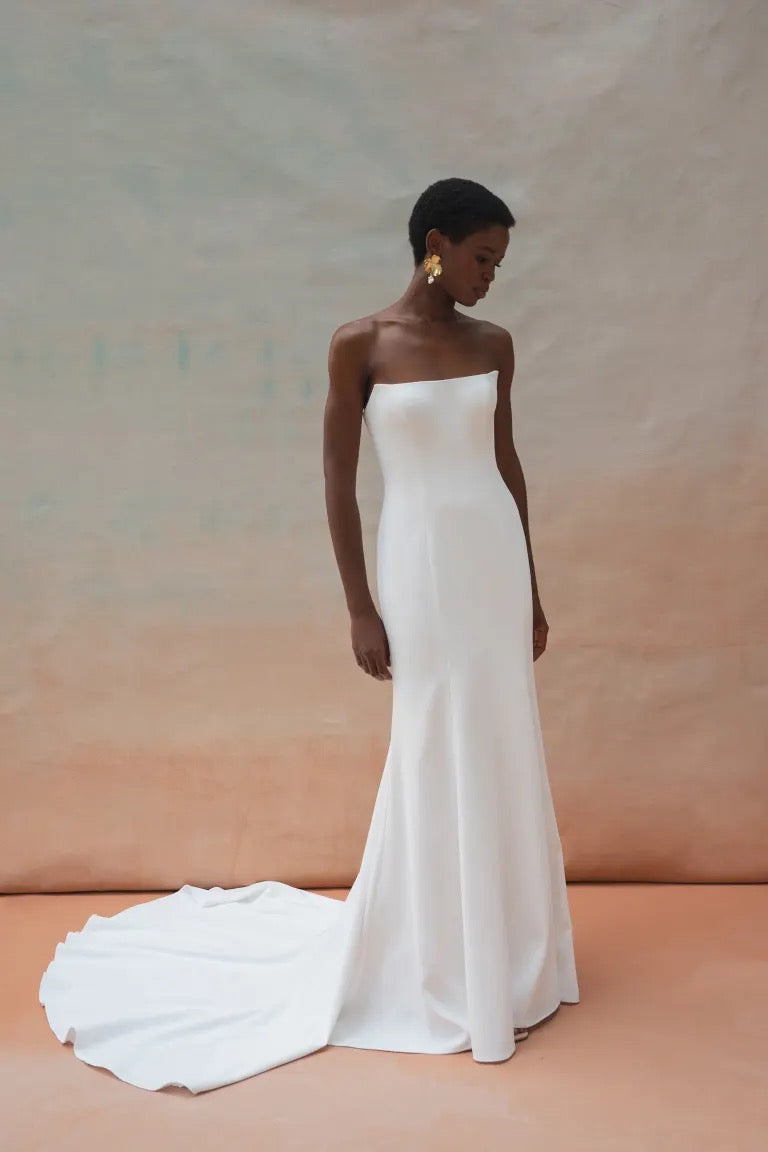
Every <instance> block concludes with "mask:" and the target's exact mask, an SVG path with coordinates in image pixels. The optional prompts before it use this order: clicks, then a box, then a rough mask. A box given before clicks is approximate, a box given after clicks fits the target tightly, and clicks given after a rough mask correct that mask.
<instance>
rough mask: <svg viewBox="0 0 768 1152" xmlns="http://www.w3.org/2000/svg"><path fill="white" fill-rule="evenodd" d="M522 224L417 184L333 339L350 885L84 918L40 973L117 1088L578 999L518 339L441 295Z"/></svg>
mask: <svg viewBox="0 0 768 1152" xmlns="http://www.w3.org/2000/svg"><path fill="white" fill-rule="evenodd" d="M513 224H514V220H513V218H512V215H511V213H510V212H509V209H508V208H507V207H506V205H504V204H503V203H502V201H501V200H499V199H498V198H497V197H496V196H494V195H492V193H490V192H489V191H488V190H487V189H485V188H483V187H482V186H481V185H479V184H476V183H474V182H472V181H468V180H459V179H451V180H443V181H439V182H438V183H436V184H433V185H432V186H431V187H430V188H428V189H427V190H426V192H424V194H423V195H422V196H421V197H420V198H419V200H418V201H417V203H416V206H415V207H414V210H413V213H412V215H411V220H410V225H409V230H410V238H411V244H412V246H413V252H414V259H415V265H416V268H415V271H414V274H413V277H412V279H411V282H410V284H409V286H408V288H407V289H406V291H405V293H404V294H403V296H402V297H401V298H400V299H399V300H397V301H396V302H395V303H394V304H392V305H391V306H390V307H389V308H386V309H384V310H383V311H382V312H379V313H376V314H375V315H374V316H370V317H365V318H364V319H362V320H358V321H354V322H352V323H349V324H345V325H343V326H342V327H341V328H339V329H338V330H337V331H336V332H335V333H334V335H333V338H332V340H331V346H330V351H329V375H330V387H329V391H328V398H327V404H326V411H325V425H324V454H325V474H326V492H327V508H328V519H329V525H330V530H331V534H332V540H333V545H334V549H335V552H336V556H337V558H338V563H339V569H340V573H341V577H342V581H343V585H344V591H345V594H346V599H347V604H348V606H349V611H350V617H351V630H352V646H353V650H354V652H355V656H356V659H357V662H358V664H359V666H360V667H361V668H362V669H363V671H365V672H366V673H367V674H369V675H371V676H373V677H376V678H377V679H391V680H392V727H391V739H390V745H389V750H388V754H387V758H386V762H385V765H384V771H383V773H382V777H381V781H380V784H379V789H378V793H377V796H376V802H375V805H374V810H373V815H372V819H371V825H370V829H369V832H368V838H367V840H366V844H365V849H364V852H363V857H362V861H361V865H360V870H359V872H358V875H357V877H356V879H355V882H354V884H353V885H352V887H351V889H350V891H349V893H348V894H347V898H346V900H345V901H338V900H334V899H331V898H329V897H326V896H321V895H318V894H316V893H311V892H305V891H302V890H301V889H298V888H293V887H291V886H290V885H287V884H281V883H279V882H275V881H259V882H256V883H254V884H250V885H247V886H246V887H243V888H233V889H228V890H224V889H222V888H211V889H203V888H197V887H194V886H193V885H189V884H187V885H185V886H184V887H183V888H181V889H180V890H179V891H178V892H174V893H171V894H170V895H168V896H163V897H160V898H159V899H155V900H149V901H145V902H144V903H143V904H139V905H136V906H134V907H130V908H126V909H124V910H123V911H122V912H120V913H118V914H117V915H116V916H112V917H101V916H91V917H90V919H89V920H88V921H87V923H86V924H85V926H84V928H83V929H82V931H80V932H69V933H68V934H67V938H66V940H65V941H63V942H62V943H60V944H59V945H58V946H57V948H56V954H55V956H54V958H53V960H52V961H51V963H50V964H49V965H48V968H47V969H46V971H45V973H44V975H43V978H42V980H41V984H40V1002H41V1003H42V1004H43V1005H44V1006H45V1010H46V1014H47V1017H48V1021H49V1023H50V1026H51V1028H52V1030H53V1032H54V1033H55V1035H56V1036H57V1037H58V1039H59V1040H60V1041H62V1042H63V1043H66V1042H72V1044H73V1047H74V1051H75V1054H76V1055H77V1056H78V1057H79V1058H80V1059H81V1060H83V1061H85V1062H86V1063H88V1064H95V1065H97V1066H99V1067H104V1068H108V1069H110V1070H111V1071H112V1072H114V1073H115V1075H117V1076H119V1077H120V1078H121V1079H123V1080H125V1081H127V1082H128V1083H130V1084H135V1085H136V1086H138V1087H141V1088H147V1089H158V1088H163V1087H165V1086H166V1085H179V1086H183V1087H186V1088H188V1089H189V1090H190V1091H192V1092H195V1093H197V1092H204V1091H207V1090H209V1089H211V1088H216V1087H220V1086H222V1085H224V1084H229V1083H233V1082H235V1081H237V1080H242V1079H245V1078H246V1077H248V1076H253V1075H255V1074H256V1073H259V1072H263V1071H265V1070H266V1069H268V1068H272V1067H274V1066H276V1065H278V1064H283V1063H286V1062H287V1061H290V1060H295V1059H297V1058H298V1057H301V1056H304V1055H307V1054H308V1053H310V1052H314V1051H317V1050H318V1049H320V1048H323V1047H325V1046H326V1045H328V1044H334V1045H343V1046H347V1047H359V1048H380V1049H390V1050H394V1051H403V1052H434V1053H444V1052H460V1051H465V1050H471V1052H472V1055H473V1057H474V1058H475V1059H476V1060H478V1061H497V1060H505V1059H507V1058H508V1057H509V1056H510V1055H511V1054H512V1053H513V1052H514V1050H515V1043H516V1040H518V1039H521V1038H522V1037H523V1036H524V1035H526V1034H527V1033H526V1031H525V1029H526V1028H527V1027H530V1026H532V1025H534V1024H536V1023H538V1022H539V1021H540V1020H542V1019H544V1018H545V1017H546V1016H548V1015H550V1014H551V1013H552V1012H554V1011H555V1010H556V1009H557V1008H558V1006H559V1005H560V1003H561V1002H563V1001H566V1002H570V1003H576V1002H577V1001H578V998H579V996H578V987H577V981H576V971H575V965H574V957H573V944H572V938H571V925H570V919H569V911H568V904H567V898H566V888H565V877H564V871H563V861H562V853H561V849H560V841H559V837H558V832H557V826H556V823H555V817H554V811H553V807H552V799H551V795H550V791H549V784H548V780H547V773H546V767H545V763H544V752H543V748H542V743H541V733H540V727H539V717H538V711H537V704H536V691H535V683H534V679H533V660H534V659H536V658H537V657H538V656H539V655H540V654H541V652H542V651H543V650H544V647H545V644H546V633H547V624H546V621H545V619H544V614H543V612H542V610H541V605H540V604H539V599H538V595H537V592H536V581H535V576H534V569H533V561H532V557H531V550H530V544H529V541H528V530H527V516H526V504H525V487H524V483H523V477H522V472H521V470H520V465H519V463H518V460H517V456H516V454H515V450H514V447H513V442H512V424H511V415H510V384H511V381H512V373H513V367H514V360H513V351H512V341H511V339H510V337H509V334H508V333H507V332H506V331H505V330H504V329H502V328H499V327H497V326H496V325H493V324H489V323H484V322H481V321H476V320H474V319H471V318H470V317H468V316H466V315H464V314H461V313H458V312H457V311H456V304H457V303H458V304H464V305H467V306H473V305H474V304H476V303H477V301H478V300H479V299H480V298H481V297H482V296H484V295H485V293H486V292H487V291H488V288H489V287H490V285H491V284H492V283H493V280H494V277H495V269H496V267H497V266H498V265H499V263H500V261H501V258H502V257H503V255H504V253H505V251H506V248H507V243H508V239H509V228H510V227H511V226H512V225H513ZM363 414H364V418H365V420H366V423H367V425H368V428H369V429H370V432H371V435H372V437H373V440H374V443H375V446H376V451H377V453H378V457H379V460H380V463H381V466H382V470H383V474H384V480H385V498H384V505H383V507H382V512H381V519H380V522H379V536H378V595H379V600H380V604H381V616H380V615H379V614H378V612H377V611H376V609H375V606H374V603H373V599H372V597H371V594H370V591H369V588H368V584H367V580H366V573H365V562H364V558H363V549H362V542H361V532H360V518H359V513H358V509H357V503H356V498H355V472H356V465H357V457H358V447H359V440H360V428H361V420H362V418H363ZM531 636H533V651H532V650H531ZM532 657H533V658H532ZM390 668H391V671H390Z"/></svg>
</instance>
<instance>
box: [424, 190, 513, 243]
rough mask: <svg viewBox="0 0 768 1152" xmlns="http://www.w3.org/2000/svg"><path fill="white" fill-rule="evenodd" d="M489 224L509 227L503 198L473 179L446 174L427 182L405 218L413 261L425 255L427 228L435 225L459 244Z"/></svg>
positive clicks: (509, 216)
mask: <svg viewBox="0 0 768 1152" xmlns="http://www.w3.org/2000/svg"><path fill="white" fill-rule="evenodd" d="M492 224H501V225H503V226H504V227H505V228H513V227H514V225H515V218H514V216H513V215H512V213H511V212H510V210H509V208H508V207H507V205H506V204H505V203H504V201H503V200H501V199H499V197H498V196H495V195H494V193H493V192H489V191H488V189H487V188H486V187H484V185H482V184H478V183H477V182H476V181H475V180H462V179H461V177H459V176H449V177H448V178H447V179H445V180H437V181H436V182H435V183H434V184H430V186H429V187H428V188H426V189H425V190H424V191H423V192H422V194H421V196H419V198H418V200H417V201H416V203H415V204H414V206H413V210H412V212H411V216H410V219H409V221H408V239H409V241H410V244H411V248H412V249H413V260H414V264H418V263H420V261H422V260H423V259H424V257H425V256H426V254H427V245H426V238H427V233H428V232H429V230H430V228H438V229H439V230H440V231H441V232H442V233H443V235H445V236H447V237H448V239H449V240H450V241H451V242H452V243H453V244H460V243H461V241H462V240H465V239H466V238H467V236H470V235H471V234H472V233H473V232H480V231H481V230H482V229H483V228H489V227H490V226H491V225H492Z"/></svg>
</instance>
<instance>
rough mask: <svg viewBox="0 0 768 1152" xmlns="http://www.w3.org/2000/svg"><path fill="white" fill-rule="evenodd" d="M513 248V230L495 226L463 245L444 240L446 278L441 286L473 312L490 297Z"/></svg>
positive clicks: (476, 233)
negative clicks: (501, 267)
mask: <svg viewBox="0 0 768 1152" xmlns="http://www.w3.org/2000/svg"><path fill="white" fill-rule="evenodd" d="M508 244H509V229H508V228H505V227H504V225H502V224H492V225H491V226H490V227H489V228H483V229H482V231H480V232H473V233H472V234H471V235H470V236H467V237H466V239H464V240H462V241H461V243H460V244H452V243H451V242H450V240H449V239H448V238H447V237H444V248H443V256H442V265H443V274H442V276H441V277H440V281H439V283H440V284H441V285H442V286H443V288H444V289H445V290H446V292H448V293H449V295H450V296H452V297H453V298H454V300H455V301H456V303H457V304H464V305H467V306H468V307H470V308H473V307H474V306H475V304H477V302H478V300H482V299H483V298H484V297H485V296H486V295H487V293H488V291H489V289H490V287H491V284H493V281H494V279H495V278H496V270H497V268H498V265H499V264H500V263H501V261H502V260H503V258H504V255H505V253H506V251H507V245H508Z"/></svg>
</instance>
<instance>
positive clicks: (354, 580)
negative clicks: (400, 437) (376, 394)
mask: <svg viewBox="0 0 768 1152" xmlns="http://www.w3.org/2000/svg"><path fill="white" fill-rule="evenodd" d="M368 348H369V333H368V332H367V331H366V329H365V327H364V326H363V325H362V324H361V323H360V322H359V321H352V322H351V323H349V324H344V325H342V326H341V328H338V329H337V330H336V331H335V332H334V334H333V336H332V337H331V343H330V347H329V349H328V378H329V384H328V396H327V399H326V403H325V416H324V421H323V472H324V475H325V508H326V512H327V514H328V527H329V528H330V532H331V540H332V542H333V550H334V554H335V556H336V563H337V564H338V567H339V575H340V576H341V582H342V584H343V586H344V594H345V596H346V601H347V607H348V609H349V612H350V615H351V616H355V615H361V614H364V613H365V612H368V611H370V610H371V609H372V608H374V603H373V597H372V596H371V592H370V589H369V587H368V577H367V574H366V570H365V556H364V553H363V534H362V526H361V523H360V509H359V506H358V503H357V494H356V483H357V463H358V458H359V453H360V431H361V425H362V410H363V392H364V388H365V382H366V378H367V366H368Z"/></svg>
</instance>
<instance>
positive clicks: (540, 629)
mask: <svg viewBox="0 0 768 1152" xmlns="http://www.w3.org/2000/svg"><path fill="white" fill-rule="evenodd" d="M548 632H549V624H547V618H546V616H545V615H544V609H543V608H542V606H541V603H540V601H539V598H538V596H534V598H533V658H534V660H538V658H539V656H541V654H542V652H543V651H544V649H545V648H546V646H547V633H548Z"/></svg>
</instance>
